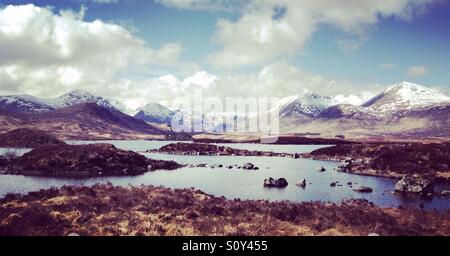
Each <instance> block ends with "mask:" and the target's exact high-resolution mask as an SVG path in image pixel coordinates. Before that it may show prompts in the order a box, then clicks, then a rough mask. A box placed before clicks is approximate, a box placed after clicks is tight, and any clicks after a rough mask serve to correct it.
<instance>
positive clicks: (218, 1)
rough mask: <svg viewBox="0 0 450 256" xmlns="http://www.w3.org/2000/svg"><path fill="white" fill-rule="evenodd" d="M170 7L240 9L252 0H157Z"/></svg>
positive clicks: (211, 9)
mask: <svg viewBox="0 0 450 256" xmlns="http://www.w3.org/2000/svg"><path fill="white" fill-rule="evenodd" d="M155 1H156V2H157V3H160V4H163V5H165V6H168V7H176V8H179V9H192V10H209V11H226V12H230V11H240V10H242V8H243V7H244V6H246V5H247V4H248V3H249V2H250V0H155Z"/></svg>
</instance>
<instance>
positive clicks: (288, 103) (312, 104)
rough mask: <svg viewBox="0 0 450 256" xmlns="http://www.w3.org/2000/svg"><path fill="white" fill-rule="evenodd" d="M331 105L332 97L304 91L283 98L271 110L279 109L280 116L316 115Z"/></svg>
mask: <svg viewBox="0 0 450 256" xmlns="http://www.w3.org/2000/svg"><path fill="white" fill-rule="evenodd" d="M331 105H332V103H331V97H324V96H320V95H317V94H314V93H303V94H298V95H294V96H290V97H286V98H283V99H281V100H280V101H278V102H277V104H276V107H275V108H273V109H272V110H271V111H278V112H279V115H280V118H283V117H295V116H306V117H316V116H318V115H320V113H322V111H324V110H325V109H327V108H328V107H330V106H331Z"/></svg>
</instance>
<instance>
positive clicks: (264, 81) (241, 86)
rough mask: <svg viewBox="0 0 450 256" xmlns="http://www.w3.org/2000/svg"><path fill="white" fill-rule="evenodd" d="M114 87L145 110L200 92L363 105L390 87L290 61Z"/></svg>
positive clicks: (192, 98) (128, 102)
mask: <svg viewBox="0 0 450 256" xmlns="http://www.w3.org/2000/svg"><path fill="white" fill-rule="evenodd" d="M110 86H111V87H110V89H109V90H113V91H117V95H118V96H117V99H118V100H121V101H123V102H124V103H125V104H126V105H127V106H128V107H129V108H130V109H136V108H139V107H142V106H143V105H145V104H147V103H149V102H158V103H161V104H164V105H167V106H174V104H175V105H176V103H178V102H174V101H173V100H174V99H179V98H182V99H185V100H186V101H191V103H192V102H194V101H196V100H198V99H197V98H195V97H196V94H195V93H196V92H197V91H199V90H200V91H201V93H202V95H203V96H204V97H206V98H208V97H214V98H218V99H220V100H222V101H223V102H225V99H226V97H244V98H248V97H277V98H283V97H287V96H292V95H296V94H301V93H316V94H320V95H324V96H330V97H332V98H333V102H334V103H335V104H340V103H345V104H354V105H360V104H362V103H363V102H365V101H366V100H368V99H369V98H371V97H373V96H374V95H376V93H379V92H380V91H381V90H382V89H384V88H385V87H386V86H378V85H375V84H374V85H369V86H368V85H365V86H361V85H360V84H354V83H351V82H349V81H338V80H331V79H326V78H324V77H322V76H318V75H314V74H311V73H308V72H305V71H303V70H301V69H299V68H297V67H295V66H293V65H291V64H290V63H288V62H275V63H272V64H270V65H266V66H264V67H263V68H261V70H259V71H257V72H251V73H246V74H235V75H229V76H224V77H217V76H215V75H213V74H210V73H208V72H206V71H199V72H196V73H194V74H191V75H190V76H187V77H185V78H183V79H179V78H177V77H175V76H173V75H165V76H160V77H155V78H150V79H146V80H141V81H136V80H123V81H120V82H119V83H118V84H112V85H110ZM118 88H121V89H120V90H118ZM155 91H157V92H158V93H155ZM349 92H351V94H349Z"/></svg>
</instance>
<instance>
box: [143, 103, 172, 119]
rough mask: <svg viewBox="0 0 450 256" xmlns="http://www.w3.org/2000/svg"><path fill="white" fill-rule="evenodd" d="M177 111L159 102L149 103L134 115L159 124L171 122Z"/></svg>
mask: <svg viewBox="0 0 450 256" xmlns="http://www.w3.org/2000/svg"><path fill="white" fill-rule="evenodd" d="M174 115H175V112H174V111H172V110H170V109H168V108H166V107H164V106H162V105H160V104H158V103H149V104H147V105H146V106H144V107H143V108H141V109H140V110H139V111H138V112H137V113H136V114H135V115H134V117H136V118H138V119H141V120H143V121H145V122H153V123H159V124H163V123H166V124H170V123H171V121H172V117H173V116H174Z"/></svg>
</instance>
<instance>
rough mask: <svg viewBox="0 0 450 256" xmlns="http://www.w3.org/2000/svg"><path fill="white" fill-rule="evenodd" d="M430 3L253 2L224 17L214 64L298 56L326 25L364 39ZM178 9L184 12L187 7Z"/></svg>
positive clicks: (348, 45) (349, 44)
mask: <svg viewBox="0 0 450 256" xmlns="http://www.w3.org/2000/svg"><path fill="white" fill-rule="evenodd" d="M430 1H432V0H398V1H379V0H365V1H362V0H361V1H354V0H345V1H328V0H302V1H298V0H259V1H249V3H248V5H247V6H246V8H243V9H242V10H243V14H242V15H241V16H240V18H238V19H237V20H231V19H221V20H219V21H218V22H217V25H216V27H217V29H216V33H215V36H214V41H215V42H216V43H218V44H219V45H221V46H222V49H221V50H219V51H218V52H216V53H214V54H212V55H211V56H210V60H211V62H212V63H213V64H215V65H216V66H218V67H224V68H230V69H234V68H239V67H241V66H248V65H261V64H265V63H269V62H271V61H274V60H276V59H280V58H286V57H292V56H295V55H296V54H298V53H301V51H302V50H303V49H304V46H305V44H306V43H307V41H308V40H309V39H310V38H311V37H312V35H313V33H314V32H315V31H316V30H317V28H318V26H319V25H321V24H325V25H330V26H333V27H335V28H337V29H339V30H341V31H344V32H347V33H349V34H351V35H355V36H357V37H359V38H364V37H365V31H366V30H367V29H366V28H367V27H368V26H371V25H374V24H376V23H378V22H379V20H380V19H381V18H383V17H390V16H396V17H399V18H403V19H410V18H411V17H413V15H414V13H415V10H422V9H423V6H424V5H425V3H427V2H430ZM169 2H172V3H173V2H178V1H173V0H172V1H169ZM181 2H183V3H184V4H186V5H187V6H188V7H190V8H192V6H193V5H192V4H191V3H192V2H202V3H215V1H212V0H210V1H181ZM177 6H178V7H180V8H181V7H183V4H178V5H177ZM280 7H283V8H282V9H283V10H284V11H283V15H281V17H277V18H273V17H274V15H277V10H279V9H280ZM277 16H278V15H277ZM338 45H339V46H341V47H343V48H344V49H345V50H351V51H354V50H356V49H357V48H359V47H360V42H358V41H349V40H345V41H338Z"/></svg>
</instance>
